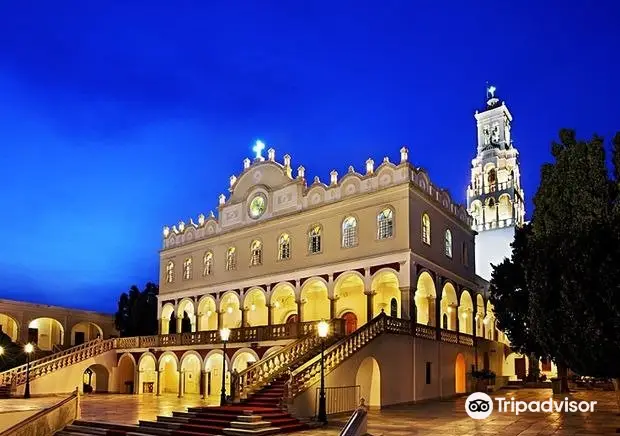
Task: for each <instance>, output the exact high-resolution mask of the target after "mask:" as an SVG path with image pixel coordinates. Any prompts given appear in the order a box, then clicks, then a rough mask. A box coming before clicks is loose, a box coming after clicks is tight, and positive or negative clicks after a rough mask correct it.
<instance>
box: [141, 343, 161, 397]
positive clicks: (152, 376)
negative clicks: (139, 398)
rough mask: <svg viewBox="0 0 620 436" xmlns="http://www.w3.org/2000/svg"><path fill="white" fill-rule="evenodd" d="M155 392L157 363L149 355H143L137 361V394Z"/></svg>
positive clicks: (153, 357)
mask: <svg viewBox="0 0 620 436" xmlns="http://www.w3.org/2000/svg"><path fill="white" fill-rule="evenodd" d="M156 392H157V362H156V361H155V356H153V355H152V354H151V353H144V354H143V355H142V356H141V357H140V360H139V361H138V393H139V394H154V393H156Z"/></svg>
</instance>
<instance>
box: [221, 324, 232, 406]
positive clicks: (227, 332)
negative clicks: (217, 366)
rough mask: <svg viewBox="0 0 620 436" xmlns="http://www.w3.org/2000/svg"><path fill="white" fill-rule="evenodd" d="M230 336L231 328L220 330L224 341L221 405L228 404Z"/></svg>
mask: <svg viewBox="0 0 620 436" xmlns="http://www.w3.org/2000/svg"><path fill="white" fill-rule="evenodd" d="M229 337H230V329H229V328H223V329H221V330H220V338H221V339H222V342H223V343H224V354H223V355H222V394H221V395H220V406H223V405H225V404H226V342H228V338H229Z"/></svg>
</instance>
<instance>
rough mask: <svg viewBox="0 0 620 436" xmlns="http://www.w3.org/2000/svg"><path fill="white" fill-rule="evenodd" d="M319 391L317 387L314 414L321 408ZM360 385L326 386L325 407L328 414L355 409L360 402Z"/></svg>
mask: <svg viewBox="0 0 620 436" xmlns="http://www.w3.org/2000/svg"><path fill="white" fill-rule="evenodd" d="M319 391H320V388H316V401H315V403H314V415H315V416H317V412H318V410H319ZM360 391H361V387H360V385H355V386H334V387H332V386H330V387H326V388H325V406H326V407H325V408H326V411H327V414H328V415H334V414H336V413H345V412H351V411H353V410H355V409H356V408H357V407H358V405H359V404H360Z"/></svg>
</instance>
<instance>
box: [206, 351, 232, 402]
mask: <svg viewBox="0 0 620 436" xmlns="http://www.w3.org/2000/svg"><path fill="white" fill-rule="evenodd" d="M223 356H224V355H223V354H222V351H221V350H213V351H211V352H209V354H207V356H206V357H205V360H204V370H205V396H207V397H213V398H217V397H219V396H220V393H221V391H222V366H223V364H224V362H223ZM227 360H228V359H227ZM228 367H229V365H228V361H226V385H225V386H226V394H227V395H228V394H230V372H229V371H228Z"/></svg>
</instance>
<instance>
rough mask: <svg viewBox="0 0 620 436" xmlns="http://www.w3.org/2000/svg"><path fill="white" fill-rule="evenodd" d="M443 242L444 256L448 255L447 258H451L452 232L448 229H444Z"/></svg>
mask: <svg viewBox="0 0 620 436" xmlns="http://www.w3.org/2000/svg"><path fill="white" fill-rule="evenodd" d="M444 243H445V253H446V256H448V257H449V258H452V232H451V231H450V229H446V235H445V237H444Z"/></svg>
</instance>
